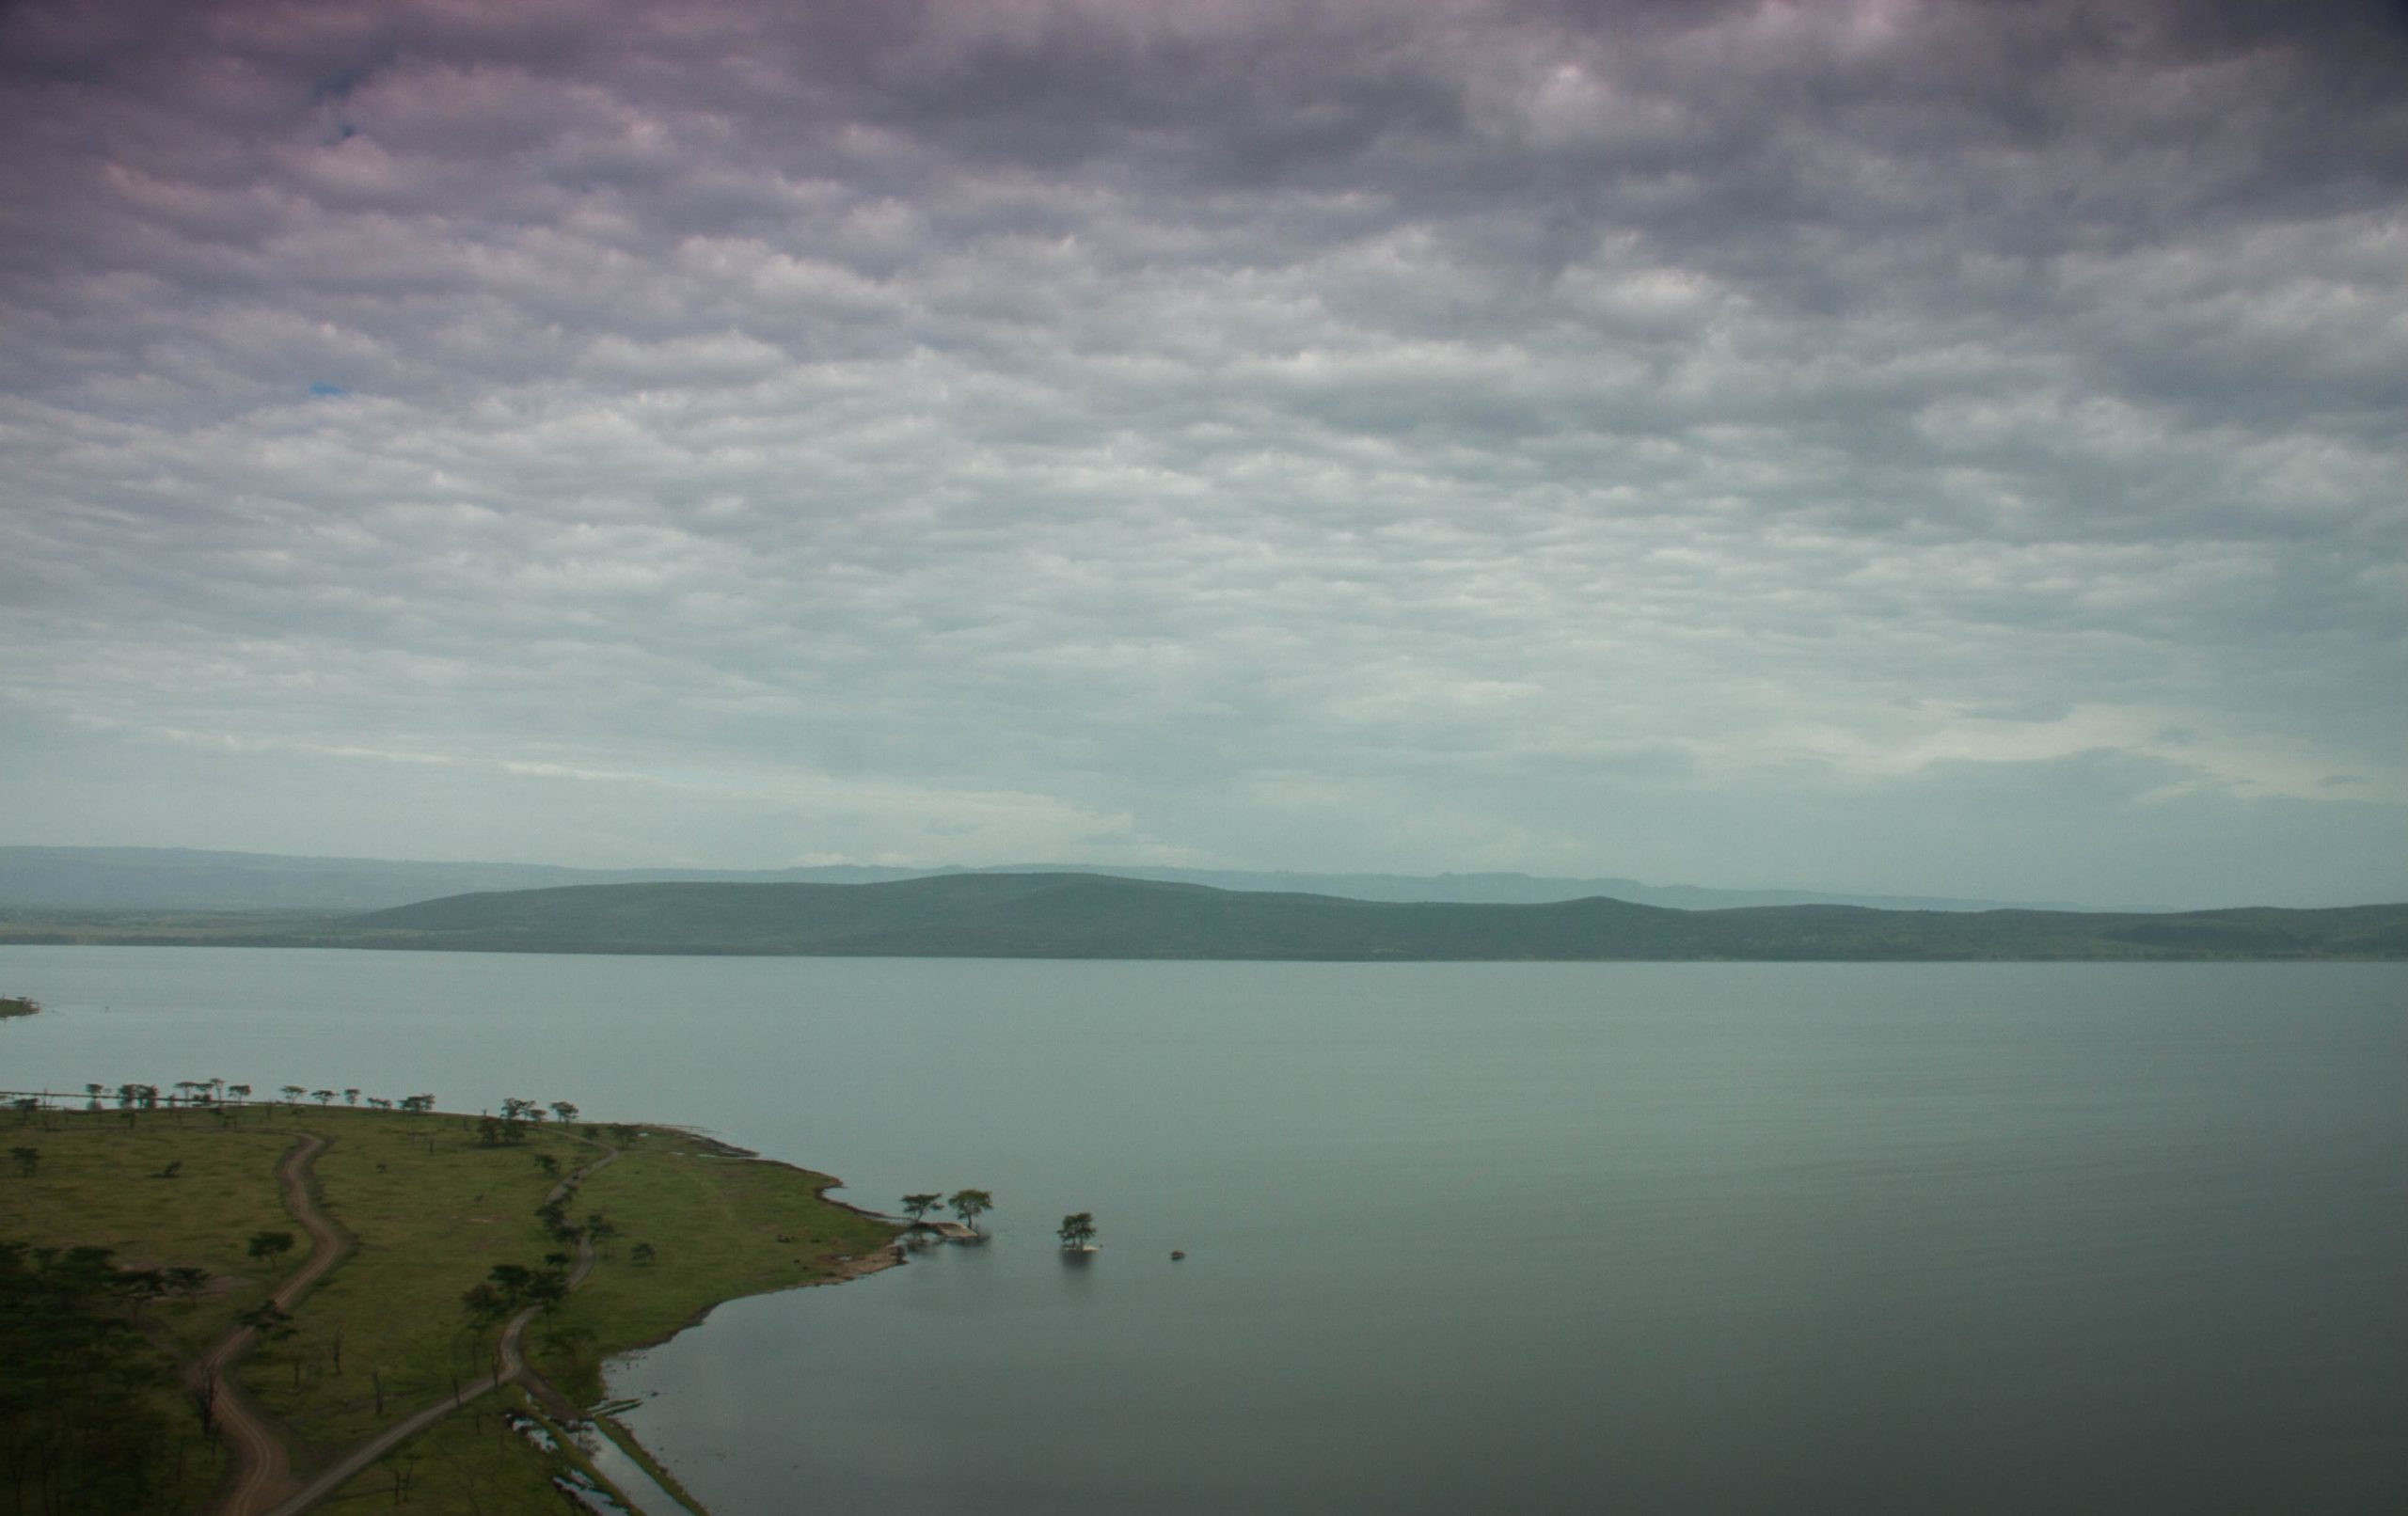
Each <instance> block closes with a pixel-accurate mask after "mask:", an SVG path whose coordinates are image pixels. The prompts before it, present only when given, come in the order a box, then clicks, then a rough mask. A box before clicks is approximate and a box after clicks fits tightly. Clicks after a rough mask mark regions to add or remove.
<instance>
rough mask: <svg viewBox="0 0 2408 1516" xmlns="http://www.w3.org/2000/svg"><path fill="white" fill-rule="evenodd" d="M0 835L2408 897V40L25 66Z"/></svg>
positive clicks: (1413, 8)
mask: <svg viewBox="0 0 2408 1516" xmlns="http://www.w3.org/2000/svg"><path fill="white" fill-rule="evenodd" d="M0 144H5V146H0V764H4V765H5V773H6V780H5V782H4V783H0V843H12V844H48V845H156V846H189V847H214V848H235V849H246V850H253V851H263V852H289V853H311V854H327V855H360V856H375V857H391V858H420V859H495V860H503V859H506V860H512V861H535V862H553V863H570V864H588V865H603V866H649V865H672V864H675V865H686V866H705V867H722V868H770V867H780V866H785V865H790V864H800V863H824V862H840V861H847V862H882V863H900V864H911V865H936V864H947V863H961V864H971V865H977V864H995V863H1006V862H1025V861H1084V862H1092V863H1098V864H1103V865H1110V864H1114V863H1119V864H1141V863H1142V864H1151V865H1185V866H1196V867H1227V868H1248V869H1296V870H1328V871H1389V872H1400V873H1436V872H1441V871H1459V872H1460V871H1486V870H1511V871H1523V872H1529V873H1534V874H1543V875H1559V876H1561V875H1569V876H1593V875H1618V876H1629V877H1635V878H1640V879H1644V880H1648V881H1650V882H1654V883H1688V884H1704V885H1719V886H1729V887H1760V888H1814V889H1827V890H1836V891H1852V892H1922V893H1934V894H1949V895H1958V896H1980V897H1988V898H2007V899H2051V900H2075V901H2082V902H2084V903H2088V904H2097V905H2117V904H2136V905H2137V904H2146V905H2161V906H2210V905H2231V904H2241V903H2266V904H2280V905H2303V906H2304V905H2327V904H2342V903H2350V902H2368V901H2399V900H2403V899H2408V441H2404V440H2403V434H2408V7H2402V6H2400V5H2396V4H2394V5H2386V4H2378V3H2366V4H2342V3H2318V0H2286V3H2279V4H2276V3H2267V4H2217V3H2211V0H2183V3H2176V0H2163V3H2145V0H2130V3H2115V0H2088V3H2082V4H2064V3H2051V0H2035V3H2022V0H2016V3H2005V0H2002V3H1995V4H1993V3H1974V0H1828V3H1824V0H1321V3H1315V0H1301V3H1299V0H1276V3H1273V0H1180V3H1178V4H1169V3H1155V0H880V3H879V4H875V5H872V4H868V3H865V0H800V3H790V0H779V3H769V0H753V3H738V0H377V3H358V0H292V3H247V0H220V3H211V0H110V3H109V4H106V5H93V4H89V3H86V0H16V3H13V4H8V5H6V6H5V7H0Z"/></svg>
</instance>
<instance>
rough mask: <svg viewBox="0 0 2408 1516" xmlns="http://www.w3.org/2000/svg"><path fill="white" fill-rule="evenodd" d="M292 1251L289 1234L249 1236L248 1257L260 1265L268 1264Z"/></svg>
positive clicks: (254, 1233) (268, 1233) (271, 1233)
mask: <svg viewBox="0 0 2408 1516" xmlns="http://www.w3.org/2000/svg"><path fill="white" fill-rule="evenodd" d="M292 1251H293V1234H292V1233H291V1232H253V1233H252V1234H251V1245H250V1255H251V1256H252V1257H254V1258H257V1259H259V1260H260V1261H261V1263H266V1262H269V1261H271V1260H273V1259H275V1258H276V1257H277V1256H278V1255H282V1254H286V1253H290V1252H292Z"/></svg>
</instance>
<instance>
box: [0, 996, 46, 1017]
mask: <svg viewBox="0 0 2408 1516" xmlns="http://www.w3.org/2000/svg"><path fill="white" fill-rule="evenodd" d="M40 1009H41V1002H40V1001H38V1000H33V999H30V998H28V997H26V996H24V995H0V1016H31V1015H33V1014H34V1013H35V1012H37V1011H39V1010H40Z"/></svg>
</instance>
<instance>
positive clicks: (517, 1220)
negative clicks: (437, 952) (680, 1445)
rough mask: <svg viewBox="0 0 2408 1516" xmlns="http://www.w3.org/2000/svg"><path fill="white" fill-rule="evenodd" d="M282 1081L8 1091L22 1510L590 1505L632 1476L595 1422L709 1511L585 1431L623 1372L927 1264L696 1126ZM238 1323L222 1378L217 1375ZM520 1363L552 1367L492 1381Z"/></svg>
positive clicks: (4, 1424)
mask: <svg viewBox="0 0 2408 1516" xmlns="http://www.w3.org/2000/svg"><path fill="white" fill-rule="evenodd" d="M250 1095H251V1091H250V1088H249V1086H246V1085H241V1084H230V1083H228V1082H224V1081H222V1080H207V1081H189V1082H183V1083H182V1084H181V1085H179V1086H177V1087H176V1089H175V1090H174V1091H173V1092H172V1093H170V1092H163V1091H161V1090H160V1089H159V1088H157V1087H156V1086H152V1085H148V1084H118V1085H101V1084H91V1085H87V1086H86V1088H85V1090H84V1091H83V1092H82V1093H81V1094H79V1095H71V1096H64V1097H58V1096H49V1095H46V1094H44V1093H40V1092H35V1093H25V1092H20V1093H15V1094H12V1095H10V1096H9V1097H8V1113H7V1114H6V1115H5V1116H0V1124H6V1125H7V1126H8V1129H9V1132H10V1138H9V1144H8V1145H9V1147H10V1153H9V1161H8V1164H7V1165H6V1166H5V1167H0V1362H5V1363H7V1364H8V1373H7V1374H6V1375H5V1376H0V1511H8V1512H23V1513H41V1516H69V1513H76V1512H85V1511H93V1512H99V1511H109V1512H122V1511H127V1510H149V1511H161V1512H168V1511H195V1512H198V1511H204V1510H208V1511H235V1512H241V1513H244V1516H250V1513H255V1512H266V1511H273V1510H279V1509H283V1508H286V1507H285V1505H284V1504H283V1503H284V1502H286V1501H288V1500H290V1499H292V1498H293V1496H294V1495H295V1494H296V1492H306V1491H307V1489H308V1487H309V1484H310V1482H311V1481H312V1480H313V1479H315V1480H325V1479H331V1478H335V1477H338V1476H340V1479H339V1482H337V1483H334V1484H333V1485H331V1487H330V1488H328V1489H326V1490H325V1492H324V1498H325V1504H327V1505H329V1506H341V1505H344V1504H345V1503H347V1502H349V1501H351V1500H355V1499H356V1500H364V1501H372V1503H373V1504H375V1505H376V1506H378V1507H379V1508H400V1509H417V1510H422V1511H430V1512H440V1511H454V1510H457V1511H476V1512H482V1513H484V1516H505V1513H513V1512H526V1513H529V1516H533V1513H535V1512H543V1513H545V1516H551V1513H554V1512H557V1511H559V1510H561V1509H562V1508H563V1504H562V1502H563V1492H564V1491H567V1490H572V1489H576V1488H579V1487H583V1488H588V1489H591V1488H594V1487H596V1486H598V1485H606V1484H607V1481H606V1480H605V1479H604V1478H603V1477H602V1476H601V1474H600V1473H599V1471H598V1470H597V1469H596V1467H595V1466H594V1461H593V1459H592V1458H590V1457H589V1456H588V1455H587V1454H586V1453H585V1452H584V1451H583V1450H582V1449H581V1448H580V1445H579V1444H578V1433H579V1432H580V1431H581V1432H582V1433H583V1434H584V1435H585V1436H587V1437H588V1438H591V1437H594V1436H609V1437H611V1438H612V1439H613V1440H614V1441H617V1442H619V1443H620V1444H621V1446H622V1450H623V1451H625V1452H626V1453H627V1454H628V1455H629V1456H631V1457H633V1458H635V1459H636V1460H637V1461H638V1462H639V1463H640V1464H642V1465H643V1466H645V1467H647V1468H648V1469H649V1471H650V1472H651V1473H652V1474H653V1475H654V1477H656V1478H657V1480H658V1482H660V1483H661V1485H662V1487H663V1488H664V1489H666V1490H668V1491H669V1492H671V1493H673V1494H674V1495H677V1496H678V1497H679V1498H683V1499H688V1501H689V1505H691V1501H690V1498H689V1497H686V1496H684V1495H683V1494H682V1492H678V1491H677V1489H676V1486H675V1481H674V1480H673V1478H671V1477H669V1476H668V1475H667V1474H666V1472H665V1471H661V1470H659V1469H658V1467H657V1464H653V1463H652V1462H651V1461H650V1460H649V1459H648V1457H647V1456H646V1455H644V1454H643V1452H642V1449H641V1448H640V1447H638V1446H636V1445H634V1443H633V1440H632V1438H629V1437H627V1436H626V1433H625V1429H621V1428H616V1427H614V1426H612V1425H611V1424H610V1423H609V1422H608V1421H607V1418H594V1419H593V1420H592V1422H591V1423H590V1424H589V1425H588V1426H586V1427H579V1426H578V1425H576V1424H577V1423H578V1422H583V1421H588V1417H587V1414H586V1413H584V1412H583V1411H582V1410H580V1409H579V1408H583V1407H590V1406H593V1405H594V1404H596V1403H597V1402H598V1401H599V1400H600V1399H601V1398H602V1396H603V1393H604V1390H603V1383H602V1366H603V1364H604V1363H605V1362H606V1361H607V1360H608V1359H610V1357H611V1356H613V1355H615V1354H619V1353H623V1352H626V1351H627V1350H632V1349H634V1348H638V1347H641V1346H643V1345H645V1344H647V1343H651V1342H656V1341H658V1340H661V1339H663V1338H665V1337H668V1336H670V1335H673V1334H675V1333H676V1332H677V1331H679V1330H680V1329H681V1328H683V1327H685V1326H687V1325H689V1324H690V1323H692V1322H693V1321H695V1320H698V1319H700V1318H701V1317H702V1316H703V1315H704V1314H705V1313H706V1312H707V1311H709V1309H710V1308H711V1307H712V1306H714V1305H716V1304H718V1303H721V1302H723V1301H727V1300H732V1299H736V1298H738V1297H740V1296H745V1295H751V1294H757V1293H761V1292H764V1291H768V1290H776V1289H784V1288H790V1287H796V1286H800V1285H809V1284H816V1283H823V1282H828V1281H833V1280H838V1279H843V1278H848V1277H850V1276H852V1275H854V1274H857V1273H860V1272H864V1271H869V1270H871V1269H874V1268H878V1267H882V1266H883V1265H884V1264H886V1263H888V1262H891V1261H893V1260H894V1259H895V1257H896V1256H897V1253H896V1251H895V1241H896V1239H897V1237H898V1235H899V1234H900V1233H901V1231H902V1228H901V1227H899V1226H898V1225H897V1224H894V1223H891V1222H888V1221H886V1220H884V1219H882V1218H879V1217H875V1216H871V1215H868V1214H865V1213H863V1212H861V1211H858V1210H855V1209H853V1208H850V1207H847V1206H844V1205H841V1204H838V1203H836V1202H833V1201H831V1200H829V1199H828V1198H827V1197H826V1196H825V1194H824V1192H825V1191H826V1190H827V1189H829V1188H831V1187H832V1186H833V1185H834V1183H835V1182H836V1181H834V1180H833V1179H832V1178H830V1177H828V1176H825V1175H819V1174H813V1173H810V1172H808V1171H805V1170H802V1169H798V1168H793V1167H790V1166H788V1165H785V1164H782V1163H774V1162H765V1161H756V1160H753V1159H751V1158H749V1157H748V1156H744V1155H740V1154H738V1153H737V1151H736V1150H734V1149H730V1148H728V1147H726V1146H725V1145H721V1144H719V1143H716V1142H714V1141H712V1140H711V1139H708V1138H705V1137H702V1136H699V1135H698V1134H695V1133H691V1132H687V1131H684V1130H681V1129H675V1128H667V1127H659V1126H649V1125H633V1124H626V1123H607V1124H604V1123H594V1122H590V1121H585V1120H582V1119H580V1118H581V1116H582V1113H580V1112H579V1111H578V1108H577V1107H576V1106H575V1105H574V1104H573V1103H571V1102H568V1101H554V1102H550V1103H549V1104H542V1103H539V1102H536V1101H534V1100H531V1099H512V1100H507V1101H504V1102H503V1103H502V1104H501V1106H500V1107H499V1109H498V1111H497V1112H491V1113H483V1114H463V1113H445V1112H440V1111H437V1110H436V1109H435V1106H436V1099H435V1097H433V1096H432V1095H425V1096H417V1095H413V1096H402V1097H391V1098H388V1097H383V1096H373V1095H369V1094H367V1093H366V1092H365V1091H363V1090H360V1089H356V1088H350V1089H344V1090H333V1089H325V1088H321V1089H317V1090H305V1089H303V1088H301V1087H300V1086H298V1085H287V1086H281V1087H280V1088H279V1090H278V1091H277V1095H280V1096H281V1097H282V1098H273V1097H270V1098H263V1099H259V1100H254V1099H251V1098H250ZM304 1145H306V1146H307V1148H308V1151H307V1152H306V1153H302V1152H300V1151H299V1149H301V1148H302V1147H303V1146H304ZM296 1157H301V1158H306V1159H307V1161H306V1163H301V1164H298V1165H296V1164H295V1162H294V1160H295V1159H296ZM280 1166H281V1167H282V1168H284V1169H285V1170H286V1171H287V1173H288V1174H292V1175H293V1176H295V1177H296V1178H297V1179H298V1181H299V1182H300V1184H301V1185H303V1186H305V1187H306V1188H305V1190H304V1191H303V1192H302V1193H301V1196H300V1206H299V1208H295V1207H294V1206H293V1205H292V1204H290V1203H289V1201H288V1196H287V1194H286V1192H285V1186H284V1183H283V1181H281V1180H280V1179H279V1167H280ZM296 1170H297V1172H296ZM301 1210H307V1211H309V1212H310V1214H309V1215H303V1214H300V1213H299V1212H300V1211H301ZM731 1218H733V1220H731ZM304 1223H315V1224H322V1225H324V1226H325V1227H326V1228H327V1229H328V1231H327V1236H328V1237H329V1238H330V1239H332V1240H333V1241H334V1243H335V1245H334V1247H333V1249H332V1253H333V1255H334V1256H333V1258H332V1267H331V1268H325V1263H326V1261H327V1260H326V1259H325V1258H320V1259H319V1260H318V1266H319V1267H320V1268H325V1272H324V1273H323V1275H322V1276H318V1277H316V1278H315V1280H314V1282H313V1283H309V1284H308V1285H307V1286H306V1288H305V1289H304V1290H302V1291H300V1292H298V1293H296V1292H294V1291H293V1289H292V1287H291V1286H292V1285H293V1281H294V1280H295V1279H296V1278H297V1277H298V1275H299V1274H300V1272H301V1271H303V1270H305V1269H308V1268H309V1267H310V1264H311V1260H312V1258H313V1256H316V1255H320V1254H321V1253H323V1252H325V1251H326V1245H325V1242H313V1240H312V1238H311V1237H310V1236H309V1231H310V1228H309V1226H307V1225H305V1224H304ZM296 1234H299V1235H296ZM281 1301H289V1303H280V1302H281ZM514 1323H515V1325H514ZM238 1337H239V1338H241V1339H242V1344H241V1347H242V1350H240V1351H239V1352H238V1353H237V1354H235V1355H234V1356H233V1360H232V1363H231V1365H230V1367H229V1369H228V1370H227V1372H226V1374H225V1376H224V1380H225V1382H227V1383H228V1384H229V1386H230V1387H227V1388H224V1389H221V1390H218V1391H215V1392H213V1391H212V1389H211V1387H210V1379H209V1376H208V1375H207V1374H206V1372H205V1371H204V1363H205V1361H206V1360H208V1359H209V1358H210V1357H211V1355H212V1354H213V1351H214V1352H216V1353H219V1354H223V1353H225V1352H226V1350H227V1349H228V1347H229V1345H230V1344H232V1343H233V1342H234V1341H235V1339H236V1338H238ZM505 1338H515V1339H516V1340H515V1343H512V1344H509V1345H506V1344H505ZM514 1351H515V1352H516V1353H523V1359H524V1364H525V1367H526V1370H527V1372H526V1373H525V1374H524V1375H523V1376H520V1377H518V1378H516V1379H515V1380H514V1381H513V1382H510V1383H508V1384H505V1385H502V1386H500V1387H499V1390H498V1391H496V1392H495V1393H488V1394H477V1393H475V1392H476V1390H477V1389H478V1387H479V1386H480V1384H481V1382H483V1381H485V1380H487V1379H489V1378H490V1377H491V1376H492V1375H493V1374H494V1373H495V1370H496V1365H497V1358H498V1355H500V1356H502V1357H507V1356H508V1355H509V1354H510V1353H511V1352H514ZM229 1398H236V1399H239V1400H241V1401H244V1402H246V1403H247V1405H248V1406H249V1407H251V1408H255V1410H256V1413H257V1418H256V1419H257V1421H258V1423H259V1425H260V1427H261V1428H262V1429H264V1430H263V1432H261V1435H263V1436H265V1437H266V1438H267V1439H269V1440H270V1441H271V1442H272V1443H273V1444H274V1445H275V1446H274V1447H273V1448H271V1449H268V1451H269V1452H271V1453H273V1454H274V1455H275V1457H276V1459H277V1460H278V1461H280V1466H279V1468H277V1469H276V1470H272V1471H271V1472H270V1473H269V1474H268V1475H265V1476H261V1475H259V1474H258V1473H257V1471H256V1470H255V1469H251V1468H250V1465H251V1464H253V1463H255V1462H257V1461H258V1458H257V1457H256V1456H253V1455H256V1454H258V1453H259V1450H258V1449H253V1450H252V1454H246V1453H245V1452H243V1451H241V1450H238V1449H237V1448H236V1446H235V1444H236V1443H237V1442H238V1441H240V1439H239V1437H237V1436H236V1434H235V1433H236V1431H237V1430H239V1429H235V1428H232V1427H231V1426H230V1423H232V1422H233V1421H234V1420H235V1419H236V1417H235V1415H234V1413H235V1412H237V1411H239V1410H241V1409H242V1408H241V1407H237V1406H230V1405H229V1404H228V1403H227V1402H228V1399H229ZM454 1402H458V1403H457V1405H456V1409H453V1408H452V1407H453V1405H454ZM437 1408H441V1409H440V1410H438V1409H437ZM420 1413H434V1416H435V1419H433V1420H432V1422H431V1424H429V1425H427V1426H426V1427H425V1428H424V1429H422V1430H419V1431H417V1432H415V1433H414V1434H413V1435H410V1436H408V1437H407V1438H406V1440H404V1441H402V1442H400V1443H399V1444H398V1445H395V1446H393V1447H391V1448H390V1449H389V1450H388V1451H385V1452H382V1453H381V1454H379V1455H377V1456H375V1457H373V1458H370V1459H368V1460H367V1461H366V1462H365V1464H364V1466H362V1467H360V1468H358V1469H357V1470H356V1472H351V1473H348V1474H345V1473H344V1472H343V1471H344V1469H345V1467H346V1455H355V1456H356V1455H359V1454H360V1453H361V1451H362V1450H363V1449H366V1448H368V1447H370V1445H372V1444H373V1443H375V1442H376V1441H377V1440H378V1439H379V1438H380V1437H382V1436H388V1435H390V1434H391V1432H392V1430H393V1429H396V1428H397V1427H398V1426H399V1425H400V1424H401V1423H402V1422H403V1421H404V1419H405V1418H408V1417H411V1416H413V1415H417V1414H420ZM246 1470H247V1471H248V1472H246ZM693 1508H694V1509H696V1510H698V1511H699V1510H700V1507H699V1506H693Z"/></svg>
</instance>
